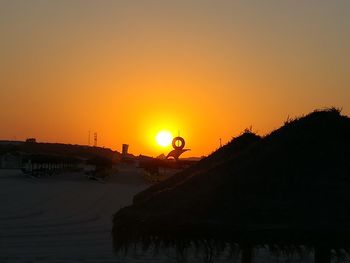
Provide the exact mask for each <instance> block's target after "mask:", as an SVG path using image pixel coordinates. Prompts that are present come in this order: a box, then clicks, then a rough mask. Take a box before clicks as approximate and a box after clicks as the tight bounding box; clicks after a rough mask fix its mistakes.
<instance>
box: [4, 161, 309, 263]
mask: <svg viewBox="0 0 350 263" xmlns="http://www.w3.org/2000/svg"><path fill="white" fill-rule="evenodd" d="M140 173H141V171H140V170H139V169H137V168H133V167H124V168H123V167H120V168H119V172H118V173H117V174H115V175H114V176H113V177H112V178H110V179H109V180H108V181H106V182H104V183H103V182H98V181H93V180H88V179H87V178H86V177H85V176H84V175H83V174H81V173H65V174H60V175H56V176H52V177H41V178H35V177H28V176H25V175H24V174H23V173H22V172H21V171H20V170H0V197H1V199H0V202H1V214H0V252H1V253H0V262H128V263H129V262H130V263H133V262H179V261H178V258H177V257H176V255H175V253H174V251H169V250H166V251H161V253H159V254H157V255H154V254H153V253H152V252H143V251H141V250H137V251H135V250H133V251H132V252H131V253H129V254H128V255H117V254H116V253H115V252H114V251H113V247H112V236H111V229H112V216H113V214H114V213H115V212H116V211H117V210H118V209H120V208H121V207H124V206H126V205H129V204H131V202H132V197H133V196H134V195H135V194H136V193H138V192H140V191H142V190H144V189H145V188H147V187H148V186H149V185H150V184H149V183H147V182H145V181H144V180H143V178H142V176H141V174H140ZM256 252H257V254H258V255H257V257H256V262H274V261H273V260H276V258H274V257H271V256H270V255H269V253H267V251H266V250H264V249H260V250H258V251H256ZM226 256H227V255H226ZM226 256H225V255H223V256H221V257H218V258H217V259H215V260H214V262H240V259H239V257H237V258H235V259H232V258H231V259H228V258H227V257H226ZM280 260H281V261H280V262H285V261H284V260H283V257H282V258H280ZM189 262H204V261H203V257H202V256H200V255H199V256H194V257H192V259H191V260H190V261H189ZM288 262H310V257H306V258H304V260H302V261H299V258H298V257H295V258H294V259H293V258H290V259H289V261H288Z"/></svg>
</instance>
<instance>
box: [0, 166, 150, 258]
mask: <svg viewBox="0 0 350 263" xmlns="http://www.w3.org/2000/svg"><path fill="white" fill-rule="evenodd" d="M148 186H149V184H148V183H146V182H145V181H144V180H143V179H142V177H141V176H140V175H139V171H138V169H137V168H124V169H123V168H121V170H120V172H119V173H118V174H116V175H115V176H113V177H112V178H110V180H108V182H106V183H102V182H98V181H92V180H88V179H87V178H85V177H84V175H83V174H81V173H65V174H60V175H55V176H52V177H41V178H35V177H34V178H32V177H28V176H25V175H24V174H23V173H22V172H21V171H20V170H0V207H1V213H0V262H78V261H81V262H118V261H116V259H117V258H116V255H115V254H114V252H113V248H112V237H111V229H112V216H113V214H114V213H115V212H116V211H117V210H118V209H120V208H121V207H124V206H126V205H129V204H130V203H131V202H132V197H133V196H134V195H135V194H136V193H138V192H140V191H141V190H143V189H145V188H146V187H148Z"/></svg>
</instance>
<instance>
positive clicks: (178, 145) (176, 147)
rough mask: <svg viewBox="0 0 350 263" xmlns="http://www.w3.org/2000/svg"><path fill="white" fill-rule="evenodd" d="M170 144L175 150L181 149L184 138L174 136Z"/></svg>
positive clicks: (183, 144)
mask: <svg viewBox="0 0 350 263" xmlns="http://www.w3.org/2000/svg"><path fill="white" fill-rule="evenodd" d="M177 142H180V144H178V143H177ZM172 145H173V148H174V149H175V150H182V149H183V148H184V147H185V140H184V138H182V137H180V136H178V137H175V138H174V139H173V142H172Z"/></svg>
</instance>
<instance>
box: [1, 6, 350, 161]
mask: <svg viewBox="0 0 350 263" xmlns="http://www.w3.org/2000/svg"><path fill="white" fill-rule="evenodd" d="M0 90H1V96H0V105H1V108H0V109H1V111H0V124H1V125H0V139H10V140H13V139H17V140H24V139H26V138H27V137H35V138H37V140H38V141H40V142H62V143H72V144H83V145H86V144H88V134H89V130H91V133H94V132H97V133H98V145H99V146H105V147H110V148H112V149H114V150H119V151H120V150H121V144H122V143H128V144H130V151H131V152H132V153H134V154H136V155H138V154H140V153H142V154H147V155H152V156H156V155H159V154H161V153H163V152H164V153H167V151H168V150H169V149H168V148H161V147H160V146H157V145H156V142H155V136H156V134H157V132H158V131H160V130H168V131H170V132H172V133H173V135H177V134H178V132H180V135H181V136H183V137H184V138H185V139H186V147H188V148H191V149H192V150H191V151H190V152H187V153H185V154H184V156H185V157H186V156H201V155H207V154H209V153H211V152H212V151H213V150H215V149H216V148H217V147H218V146H219V138H222V142H223V143H226V142H227V141H229V140H230V139H231V138H232V136H237V135H239V134H240V132H242V131H243V130H244V129H245V128H247V127H249V126H252V127H253V130H254V131H256V132H257V133H258V134H260V135H264V134H267V133H269V132H270V131H271V130H273V129H275V128H278V127H279V126H280V125H282V124H283V122H284V120H286V119H287V117H288V116H290V117H294V116H298V115H300V114H304V113H308V112H309V111H311V110H313V109H316V108H323V107H328V106H336V107H340V108H343V111H342V112H343V114H346V115H350V1H348V0H343V1H342V0H332V1H323V0H317V1H316V0H309V1H280V0H276V1H269V0H265V1H261V0H256V1H231V0H227V1H226V0H212V1H208V0H172V1H170V0H169V1H168V0H158V1H156V0H143V1H142V0H140V1H136V0H135V1H130V0H125V1H122V0H120V1H118V0H115V1H107V0H105V1H104V0H98V1H97V0H96V1H89V0H81V1H80V0H69V1H68V0H67V1H66V0H57V1H50V0H42V1H34V0H23V1H17V0H0Z"/></svg>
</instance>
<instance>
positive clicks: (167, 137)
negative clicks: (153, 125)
mask: <svg viewBox="0 0 350 263" xmlns="http://www.w3.org/2000/svg"><path fill="white" fill-rule="evenodd" d="M172 139H173V136H172V134H171V133H170V132H169V131H160V132H158V133H157V136H156V141H157V143H158V145H160V146H162V147H167V146H169V145H170V144H171V141H172Z"/></svg>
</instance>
